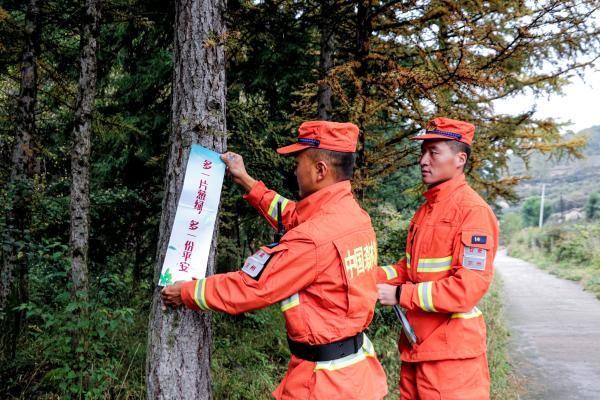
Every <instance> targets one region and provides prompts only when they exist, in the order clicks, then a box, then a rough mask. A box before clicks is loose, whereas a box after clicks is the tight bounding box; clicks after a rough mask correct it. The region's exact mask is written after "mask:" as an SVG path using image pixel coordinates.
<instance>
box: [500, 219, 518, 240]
mask: <svg viewBox="0 0 600 400" xmlns="http://www.w3.org/2000/svg"><path fill="white" fill-rule="evenodd" d="M521 229H523V218H522V216H521V215H519V214H517V213H516V212H509V213H506V214H503V215H502V217H501V219H500V235H501V239H502V240H503V241H507V240H510V238H512V237H513V236H514V235H515V234H516V233H517V232H519V231H520V230H521Z"/></svg>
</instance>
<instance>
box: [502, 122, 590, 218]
mask: <svg viewBox="0 0 600 400" xmlns="http://www.w3.org/2000/svg"><path fill="white" fill-rule="evenodd" d="M575 135H585V136H586V137H587V138H588V144H587V146H586V148H585V149H584V151H583V153H584V155H585V157H584V158H583V159H565V160H560V161H556V160H550V159H548V157H546V156H541V155H535V156H533V157H532V158H531V161H530V165H529V168H526V166H525V164H524V163H523V161H521V160H518V159H515V160H513V161H512V163H511V166H510V173H511V174H513V175H528V176H530V177H531V179H528V180H526V181H523V182H522V183H521V184H520V185H519V186H518V188H517V193H518V194H519V196H520V197H521V198H522V199H525V198H527V197H529V196H534V195H539V194H540V192H541V188H542V184H544V183H545V184H546V196H547V200H548V201H549V202H550V203H552V204H555V205H558V203H559V202H560V199H561V196H562V201H563V210H569V209H572V208H578V207H582V206H583V205H584V204H585V202H586V200H587V198H588V196H589V195H590V193H592V192H593V191H597V190H600V125H596V126H593V127H591V128H587V129H584V130H582V131H580V132H578V133H576V134H575ZM554 208H555V210H557V211H558V208H557V207H554Z"/></svg>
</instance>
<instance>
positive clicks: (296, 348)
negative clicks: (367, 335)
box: [287, 332, 364, 362]
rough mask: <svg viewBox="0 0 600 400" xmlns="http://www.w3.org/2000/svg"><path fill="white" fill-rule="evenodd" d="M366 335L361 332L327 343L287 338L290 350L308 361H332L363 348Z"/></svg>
mask: <svg viewBox="0 0 600 400" xmlns="http://www.w3.org/2000/svg"><path fill="white" fill-rule="evenodd" d="M363 339H364V335H363V333H362V332H361V333H359V334H357V335H355V336H352V337H349V338H346V339H342V340H339V341H337V342H333V343H327V344H315V345H312V344H307V343H300V342H295V341H293V340H292V339H290V338H289V337H288V338H287V341H288V345H289V346H290V352H291V353H292V354H293V355H295V356H296V357H298V358H301V359H303V360H307V361H314V362H317V361H331V360H337V359H338V358H342V357H345V356H349V355H350V354H354V353H356V352H358V350H360V349H361V347H362V345H363Z"/></svg>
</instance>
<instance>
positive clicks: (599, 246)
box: [508, 223, 600, 299]
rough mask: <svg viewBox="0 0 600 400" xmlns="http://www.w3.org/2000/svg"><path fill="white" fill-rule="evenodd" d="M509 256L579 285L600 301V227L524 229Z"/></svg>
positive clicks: (560, 226) (575, 226)
mask: <svg viewBox="0 0 600 400" xmlns="http://www.w3.org/2000/svg"><path fill="white" fill-rule="evenodd" d="M508 254H509V255H510V256H512V257H517V258H521V259H523V260H527V261H530V262H532V263H534V264H536V265H537V266H538V267H539V268H541V269H543V270H545V271H548V272H549V273H551V274H553V275H556V276H558V277H560V278H563V279H568V280H571V281H575V282H578V283H579V284H580V285H582V286H583V287H584V289H585V290H587V291H589V292H591V293H593V294H594V295H595V296H596V297H597V298H598V299H600V224H598V223H582V224H565V225H559V226H549V227H544V229H539V228H528V229H524V230H522V231H520V232H518V233H517V234H516V235H514V237H513V238H512V239H511V241H510V242H509V244H508Z"/></svg>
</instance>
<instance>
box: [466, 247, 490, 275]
mask: <svg viewBox="0 0 600 400" xmlns="http://www.w3.org/2000/svg"><path fill="white" fill-rule="evenodd" d="M486 258H487V250H486V249H481V248H479V247H471V246H465V250H464V253H463V262H462V265H463V267H465V268H468V269H474V270H477V271H484V270H485V262H486Z"/></svg>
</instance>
